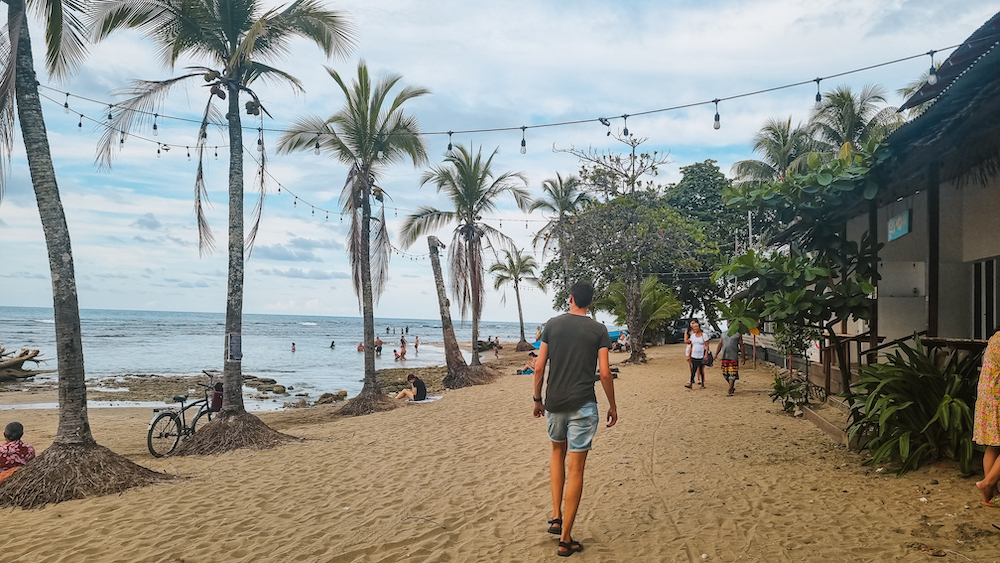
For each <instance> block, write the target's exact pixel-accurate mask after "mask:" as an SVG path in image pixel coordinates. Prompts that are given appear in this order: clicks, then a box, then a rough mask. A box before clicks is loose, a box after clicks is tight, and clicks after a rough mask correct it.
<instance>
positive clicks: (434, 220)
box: [400, 145, 531, 367]
mask: <svg viewBox="0 0 1000 563" xmlns="http://www.w3.org/2000/svg"><path fill="white" fill-rule="evenodd" d="M496 155H497V150H494V151H493V153H492V154H491V155H490V156H489V158H487V159H486V160H483V155H482V148H480V149H479V150H478V151H477V152H476V154H475V155H473V154H472V151H471V150H469V149H466V148H465V147H464V146H462V145H456V146H455V150H454V151H453V152H452V153H451V154H449V155H448V156H446V157H445V160H444V164H442V165H440V166H432V167H431V169H430V170H429V171H428V172H425V173H424V175H423V177H422V178H421V180H420V184H421V185H424V184H428V183H430V184H434V186H435V187H436V188H437V191H438V192H441V191H443V192H445V195H447V196H448V198H449V199H451V202H452V205H454V207H455V210H454V211H441V210H438V209H435V208H433V207H430V206H422V207H420V208H419V209H417V211H416V212H415V213H413V214H412V215H410V216H409V217H407V218H406V219H405V220H404V222H403V226H402V228H401V230H400V239H401V242H402V244H403V246H404V247H409V246H410V245H411V244H413V243H414V242H416V240H417V239H418V238H419V237H420V236H421V235H423V234H426V233H430V232H433V231H436V230H438V229H440V228H442V227H444V226H445V225H448V224H450V223H457V225H456V227H455V231H454V235H453V236H452V240H451V247H450V248H449V249H448V261H449V262H450V263H451V288H452V290H451V291H452V295H455V296H457V298H458V305H459V308H460V309H461V311H462V318H465V316H466V314H467V313H468V312H469V309H470V308H471V310H472V366H473V367H475V366H479V365H481V364H480V361H479V352H478V350H477V344H478V341H479V316H480V315H481V314H482V312H483V297H484V294H485V286H484V284H483V274H484V267H483V248H484V245H485V247H486V248H496V247H497V244H498V243H501V242H504V243H507V244H510V242H511V239H510V237H508V236H506V235H504V234H503V233H501V232H500V231H498V230H497V229H495V228H494V227H492V226H490V225H487V224H486V223H484V222H483V221H482V218H483V216H484V215H485V214H487V213H490V212H492V211H495V210H496V209H497V204H498V202H499V199H500V196H501V195H503V194H504V193H510V194H511V195H512V196H513V197H514V201H515V203H517V206H518V207H519V208H521V209H522V210H525V209H527V207H528V205H530V203H531V199H530V197H529V195H528V191H527V190H526V189H524V188H520V187H518V186H517V184H518V181H520V182H521V183H524V184H527V183H528V181H527V179H526V178H525V177H524V175H523V174H521V173H520V172H503V173H501V174H494V172H493V169H492V165H493V157H495V156H496Z"/></svg>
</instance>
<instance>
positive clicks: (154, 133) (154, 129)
mask: <svg viewBox="0 0 1000 563" xmlns="http://www.w3.org/2000/svg"><path fill="white" fill-rule="evenodd" d="M159 134H160V132H159V131H158V127H157V126H156V122H155V121H154V122H153V136H154V137H155V136H157V135H159Z"/></svg>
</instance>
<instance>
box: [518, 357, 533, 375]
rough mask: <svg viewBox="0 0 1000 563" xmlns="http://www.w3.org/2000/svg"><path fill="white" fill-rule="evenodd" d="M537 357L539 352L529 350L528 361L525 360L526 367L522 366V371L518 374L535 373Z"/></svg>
mask: <svg viewBox="0 0 1000 563" xmlns="http://www.w3.org/2000/svg"><path fill="white" fill-rule="evenodd" d="M537 357H538V354H536V353H534V352H528V361H527V362H524V367H523V368H521V371H519V372H517V373H518V375H531V374H533V373H535V358H537Z"/></svg>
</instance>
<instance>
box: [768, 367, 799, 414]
mask: <svg viewBox="0 0 1000 563" xmlns="http://www.w3.org/2000/svg"><path fill="white" fill-rule="evenodd" d="M768 396H769V397H771V402H772V403H774V402H777V401H779V400H780V401H781V408H783V409H785V412H792V411H794V410H795V407H797V406H799V405H801V404H803V403H805V402H806V400H807V393H806V384H805V382H804V381H798V380H795V379H789V380H786V379H784V378H783V377H781V375H780V374H778V373H775V374H774V383H773V384H772V387H771V392H770V393H768Z"/></svg>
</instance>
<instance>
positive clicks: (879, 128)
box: [809, 84, 903, 157]
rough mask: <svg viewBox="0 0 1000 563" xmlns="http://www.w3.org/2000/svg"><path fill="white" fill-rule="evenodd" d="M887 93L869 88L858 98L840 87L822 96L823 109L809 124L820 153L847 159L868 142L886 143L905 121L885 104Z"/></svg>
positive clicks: (817, 111)
mask: <svg viewBox="0 0 1000 563" xmlns="http://www.w3.org/2000/svg"><path fill="white" fill-rule="evenodd" d="M885 95H886V94H885V89H884V88H882V87H881V86H879V85H877V84H869V85H867V86H865V87H864V88H862V89H861V92H860V93H858V94H855V93H854V92H851V89H850V87H848V86H838V87H837V88H835V89H834V90H832V91H830V92H826V93H825V94H823V101H822V103H821V105H820V109H818V110H816V112H815V113H814V114H813V116H812V117H811V118H810V120H809V126H810V127H811V129H812V130H813V134H814V137H815V139H816V142H817V144H818V148H819V151H820V152H823V153H825V154H827V155H830V156H833V155H837V156H838V157H844V156H846V155H848V154H850V152H851V151H853V150H857V149H858V147H860V146H861V145H862V144H864V143H865V142H867V141H868V140H869V139H879V140H881V139H884V138H885V137H887V136H888V135H889V133H891V132H892V131H894V130H895V129H896V128H897V127H899V126H900V125H902V123H903V120H902V118H900V117H899V114H897V113H896V111H895V110H894V109H893V108H891V107H880V104H885V103H886V98H885Z"/></svg>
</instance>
